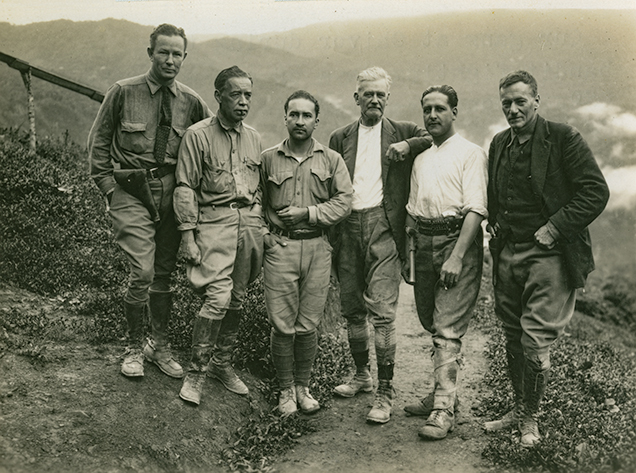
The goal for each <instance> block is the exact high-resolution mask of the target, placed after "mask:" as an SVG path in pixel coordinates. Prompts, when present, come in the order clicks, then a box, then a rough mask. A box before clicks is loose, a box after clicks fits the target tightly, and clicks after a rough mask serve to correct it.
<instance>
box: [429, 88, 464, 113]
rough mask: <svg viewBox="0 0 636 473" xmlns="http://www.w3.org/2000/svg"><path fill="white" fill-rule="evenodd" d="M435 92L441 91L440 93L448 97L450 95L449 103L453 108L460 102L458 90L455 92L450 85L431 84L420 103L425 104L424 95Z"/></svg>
mask: <svg viewBox="0 0 636 473" xmlns="http://www.w3.org/2000/svg"><path fill="white" fill-rule="evenodd" d="M433 92H439V93H440V94H444V95H445V96H446V97H448V105H450V106H451V108H455V107H457V104H458V103H459V99H458V98H457V92H455V89H453V88H452V87H451V86H450V85H431V86H430V87H429V88H428V89H426V90H425V91H424V93H423V94H422V98H421V99H420V104H421V105H424V97H426V96H427V95H428V94H431V93H433Z"/></svg>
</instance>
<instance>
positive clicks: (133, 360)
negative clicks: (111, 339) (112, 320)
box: [121, 302, 146, 378]
mask: <svg viewBox="0 0 636 473" xmlns="http://www.w3.org/2000/svg"><path fill="white" fill-rule="evenodd" d="M145 310H146V305H145V304H141V305H139V304H138V305H135V304H130V303H128V302H124V315H125V316H126V322H127V325H128V335H127V344H128V347H127V348H126V352H125V353H124V361H123V362H122V364H121V373H122V374H123V375H124V376H127V377H129V378H136V377H141V376H143V375H144V357H143V354H142V353H141V343H142V339H143V333H144V311H145Z"/></svg>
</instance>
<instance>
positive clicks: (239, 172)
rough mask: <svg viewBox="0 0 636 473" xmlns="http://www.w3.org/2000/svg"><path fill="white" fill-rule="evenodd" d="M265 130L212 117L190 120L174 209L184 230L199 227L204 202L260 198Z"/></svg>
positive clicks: (256, 200) (247, 202)
mask: <svg viewBox="0 0 636 473" xmlns="http://www.w3.org/2000/svg"><path fill="white" fill-rule="evenodd" d="M261 149H262V148H261V136H260V135H259V134H258V132H257V131H256V130H255V129H254V128H252V127H250V126H248V125H244V124H243V123H241V124H239V125H238V126H237V127H235V128H230V127H228V126H226V125H224V124H223V123H222V122H221V120H220V119H219V117H211V118H208V119H206V120H203V121H201V122H199V123H197V124H196V125H194V126H191V127H190V128H189V129H188V131H186V133H185V135H184V136H183V140H182V142H181V147H180V148H179V160H178V161H177V169H176V171H175V178H176V183H177V188H176V189H175V191H174V210H175V215H176V218H177V224H178V227H179V230H181V231H184V230H191V229H193V228H196V226H197V222H198V221H199V207H203V206H208V205H228V204H230V203H232V202H237V203H239V204H242V205H253V204H255V203H258V204H260V202H261V195H260V194H261V193H260V188H259V165H260V163H261V156H260V155H261Z"/></svg>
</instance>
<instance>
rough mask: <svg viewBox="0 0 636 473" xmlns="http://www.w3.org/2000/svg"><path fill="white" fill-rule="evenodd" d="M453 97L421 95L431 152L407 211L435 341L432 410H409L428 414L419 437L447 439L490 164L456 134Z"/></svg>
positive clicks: (435, 90) (418, 281)
mask: <svg viewBox="0 0 636 473" xmlns="http://www.w3.org/2000/svg"><path fill="white" fill-rule="evenodd" d="M457 102H458V99H457V93H456V92H455V90H454V89H453V88H452V87H451V86H449V85H441V86H432V87H429V88H428V89H426V90H425V91H424V93H423V94H422V100H421V104H422V111H423V115H424V125H425V126H426V129H427V130H428V132H429V133H430V134H431V136H432V137H433V146H432V147H431V148H429V149H427V150H426V151H424V152H423V153H422V154H420V155H419V156H417V157H416V158H415V161H414V163H413V170H412V173H411V190H410V195H409V200H408V204H407V206H406V210H407V212H408V217H407V224H406V227H407V234H408V235H409V237H410V238H413V239H414V243H415V248H416V250H415V261H414V262H415V287H414V290H415V303H416V307H417V313H418V316H419V318H420V322H421V323H422V326H423V327H424V328H425V329H426V330H428V331H429V332H430V333H431V335H432V337H433V367H434V382H435V387H434V393H433V405H432V411H431V408H430V405H428V402H430V400H429V401H428V402H427V401H426V399H425V400H423V401H421V402H419V403H417V404H415V405H407V406H406V407H405V408H404V409H405V410H406V411H407V413H409V414H412V415H428V414H429V412H430V415H428V419H427V420H426V423H425V424H424V426H423V427H422V428H421V429H420V431H419V436H420V437H421V438H423V439H426V440H437V439H443V438H445V437H446V435H447V434H448V432H450V431H452V430H453V428H454V426H455V415H454V409H455V403H456V399H457V385H458V380H459V369H460V353H461V346H462V342H461V339H462V337H463V336H464V334H465V333H466V329H467V328H468V322H469V321H470V318H471V316H472V312H473V309H474V307H475V303H476V302H477V294H478V293H479V284H480V281H481V272H482V262H483V253H484V250H483V235H482V230H481V222H482V220H483V219H484V218H486V217H487V210H486V208H487V207H486V202H487V197H486V196H487V182H488V160H487V157H486V153H485V152H484V150H483V149H481V148H480V147H479V146H477V145H475V144H473V143H471V142H469V141H467V140H466V139H464V138H463V137H461V136H460V135H458V134H457V133H456V132H455V128H454V122H455V119H456V118H457Z"/></svg>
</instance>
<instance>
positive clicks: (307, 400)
mask: <svg viewBox="0 0 636 473" xmlns="http://www.w3.org/2000/svg"><path fill="white" fill-rule="evenodd" d="M296 401H297V403H298V405H299V406H300V410H301V412H302V413H303V414H312V413H314V412H316V411H317V410H318V409H320V404H318V401H316V400H315V399H314V397H313V396H312V395H311V393H310V392H309V388H308V387H307V386H296Z"/></svg>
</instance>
